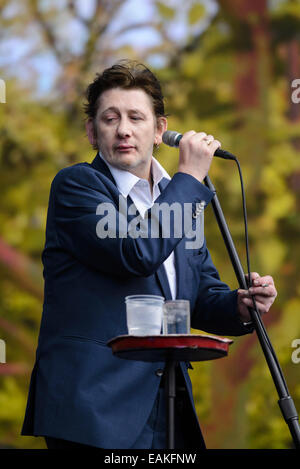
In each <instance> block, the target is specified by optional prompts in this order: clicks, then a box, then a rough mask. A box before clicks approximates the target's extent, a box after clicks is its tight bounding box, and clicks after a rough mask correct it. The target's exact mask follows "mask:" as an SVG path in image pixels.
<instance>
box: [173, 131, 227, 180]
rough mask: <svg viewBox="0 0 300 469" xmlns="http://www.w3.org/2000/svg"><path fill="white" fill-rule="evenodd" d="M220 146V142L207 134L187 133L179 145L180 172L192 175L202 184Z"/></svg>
mask: <svg viewBox="0 0 300 469" xmlns="http://www.w3.org/2000/svg"><path fill="white" fill-rule="evenodd" d="M220 146H221V143H220V142H219V141H218V140H215V139H214V137H213V136H212V135H206V133H205V132H199V133H196V132H195V131H194V130H190V131H189V132H186V133H185V134H184V135H183V137H182V139H181V140H180V143H179V164H178V171H180V172H182V173H187V174H190V175H191V176H194V177H195V178H196V179H198V181H200V182H202V181H203V179H204V178H205V177H206V176H207V173H208V171H209V168H210V165H211V162H212V159H213V156H214V153H215V151H216V150H217V149H218V148H219V147H220Z"/></svg>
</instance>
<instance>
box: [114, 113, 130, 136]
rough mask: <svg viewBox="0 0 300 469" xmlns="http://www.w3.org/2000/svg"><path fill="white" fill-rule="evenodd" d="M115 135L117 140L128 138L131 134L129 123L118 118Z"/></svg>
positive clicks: (123, 118)
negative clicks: (116, 134)
mask: <svg viewBox="0 0 300 469" xmlns="http://www.w3.org/2000/svg"><path fill="white" fill-rule="evenodd" d="M117 133H118V137H119V138H128V137H130V136H131V134H132V131H131V127H130V122H129V121H128V119H126V118H125V117H121V118H120V120H119V125H118V127H117Z"/></svg>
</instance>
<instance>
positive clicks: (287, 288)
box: [0, 0, 300, 448]
mask: <svg viewBox="0 0 300 469" xmlns="http://www.w3.org/2000/svg"><path fill="white" fill-rule="evenodd" d="M0 11H1V19H0V24H1V29H0V41H1V42H0V77H1V78H2V79H3V80H4V81H5V83H6V103H0V168H1V171H0V190H1V197H0V338H1V339H3V340H5V343H6V363H5V364H0V446H1V447H2V448H44V447H45V445H44V442H43V439H42V438H35V437H32V438H31V437H21V436H20V429H21V426H22V421H23V416H24V411H25V405H26V398H27V391H28V386H29V379H30V373H31V369H32V366H33V363H34V357H35V349H36V345H37V337H38V331H39V323H40V318H41V310H42V302H43V278H42V264H41V252H42V249H43V245H44V232H45V222H46V212H47V204H48V196H49V188H50V184H51V181H52V179H53V177H54V176H55V174H56V173H57V171H59V170H60V169H61V168H62V167H65V166H67V165H71V164H74V163H76V162H80V161H89V162H90V161H91V160H92V159H93V157H94V151H93V150H92V149H91V148H90V146H89V144H88V141H87V138H86V136H85V131H84V115H83V112H82V105H83V93H84V90H85V87H86V86H87V84H88V83H89V82H90V81H91V80H92V79H93V78H94V75H95V73H97V72H99V71H101V70H102V69H103V68H104V67H106V66H109V65H111V64H112V63H114V62H115V61H117V60H119V59H122V58H125V57H128V58H132V59H137V60H139V61H142V62H144V63H146V64H147V65H149V66H150V67H151V68H152V69H153V70H154V71H155V72H156V73H157V75H158V76H159V78H160V79H161V82H162V86H163V89H164V92H165V98H166V108H167V112H168V113H169V115H170V117H169V128H170V129H176V130H179V131H180V132H182V133H183V132H184V131H187V130H190V129H195V130H204V131H205V132H207V133H211V134H213V135H215V136H216V137H217V138H218V139H219V140H221V142H222V145H223V147H224V148H227V149H229V150H230V151H232V153H234V154H236V155H237V156H238V158H239V161H240V163H241V166H242V170H243V176H244V182H245V189H246V195H247V209H248V223H249V237H250V254H251V269H252V271H257V272H259V273H260V274H267V273H268V274H270V275H272V276H273V277H274V279H275V283H276V286H277V290H278V293H279V295H278V298H277V299H276V302H275V303H274V305H273V307H272V309H271V311H270V312H269V314H268V315H266V316H265V317H264V323H265V325H266V328H267V331H268V334H269V336H270V339H271V342H272V344H273V346H274V348H275V351H276V354H277V357H278V359H279V361H280V364H281V366H282V369H283V372H284V375H285V377H286V380H287V383H288V387H289V391H290V394H291V395H292V397H293V399H294V402H295V405H296V407H297V409H298V410H299V409H300V383H299V372H300V364H297V363H293V361H292V352H293V351H294V349H293V347H292V342H293V341H294V340H295V339H297V338H300V282H299V276H298V265H299V259H300V248H299V243H298V239H299V235H300V218H299V203H300V201H299V192H300V162H299V151H300V129H299V122H300V104H297V103H293V102H292V99H291V95H292V91H293V88H292V86H291V84H292V81H293V80H294V79H296V78H299V77H300V64H299V60H300V59H299V57H300V50H299V45H300V44H299V30H300V2H299V0H277V1H275V0H273V1H269V2H267V1H266V0H252V1H251V0H219V1H215V0H202V1H196V0H195V1H194V0H185V2H184V5H183V4H182V2H181V1H179V0H162V1H155V0H143V1H139V2H136V0H124V1H120V0H113V1H107V0H87V1H86V2H80V1H76V0H74V1H67V0H63V1H57V0H55V1H51V2H50V1H47V0H40V1H38V0H24V1H20V0H10V1H7V0H0ZM298 96H299V94H298ZM157 157H158V159H159V161H160V162H161V163H162V164H163V165H164V166H165V167H166V169H167V170H168V171H169V173H170V174H171V175H172V174H174V173H175V172H176V170H177V161H178V151H177V150H175V149H170V148H166V147H164V146H161V148H160V150H159V152H158V154H157ZM210 176H211V179H212V181H213V182H214V185H215V187H216V190H217V193H218V197H219V199H220V201H221V204H222V207H223V211H224V214H225V217H226V220H227V222H228V225H229V228H230V231H231V234H232V236H233V239H234V242H235V245H236V248H237V251H238V253H239V255H240V259H241V261H242V264H243V266H244V269H245V271H246V265H245V241H244V225H243V219H242V206H241V193H240V182H239V178H238V173H237V171H236V168H235V166H234V164H233V163H231V162H224V161H222V160H214V162H213V165H212V168H211V171H210ZM206 237H207V241H208V246H209V249H210V251H211V254H212V257H213V260H214V263H215V265H216V266H217V268H218V269H219V271H220V273H221V277H222V279H223V280H224V281H226V282H227V283H228V284H229V285H230V286H231V287H232V288H237V286H238V285H237V281H236V278H235V275H234V272H233V269H232V266H231V263H230V261H229V258H228V255H227V252H226V250H225V247H224V244H223V241H222V238H221V235H220V232H219V229H218V227H217V224H216V221H215V218H214V214H213V212H212V210H211V208H210V209H208V210H207V211H206ZM194 332H195V331H194ZM191 378H192V381H193V385H194V395H195V400H196V406H197V412H198V415H199V419H200V423H201V426H202V429H203V433H204V436H205V439H206V442H207V447H208V448H289V447H291V437H290V434H289V431H288V428H287V425H286V423H285V422H284V420H283V418H282V416H281V413H280V410H279V407H278V404H277V400H278V396H277V393H276V390H275V388H274V384H273V381H272V379H271V376H270V373H269V370H268V367H267V365H266V362H265V359H264V357H263V354H262V351H261V348H260V346H259V343H258V340H257V337H256V335H255V334H251V335H249V336H244V337H241V338H235V339H234V344H233V345H232V346H231V348H230V354H229V356H228V358H226V359H222V360H216V361H213V362H203V363H194V370H193V371H192V372H191Z"/></svg>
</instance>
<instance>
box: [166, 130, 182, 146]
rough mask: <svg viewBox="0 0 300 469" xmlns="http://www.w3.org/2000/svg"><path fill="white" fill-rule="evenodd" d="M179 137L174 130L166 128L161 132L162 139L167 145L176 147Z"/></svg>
mask: <svg viewBox="0 0 300 469" xmlns="http://www.w3.org/2000/svg"><path fill="white" fill-rule="evenodd" d="M181 137H182V135H181V134H180V133H178V132H176V131H175V130H167V131H166V132H164V133H163V136H162V141H163V142H164V143H165V144H166V145H168V146H169V147H178V145H179V142H180V139H181Z"/></svg>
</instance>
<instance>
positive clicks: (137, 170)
mask: <svg viewBox="0 0 300 469" xmlns="http://www.w3.org/2000/svg"><path fill="white" fill-rule="evenodd" d="M166 127H167V123H166V119H165V118H163V117H162V118H159V119H158V120H157V119H156V117H155V115H154V112H153V105H152V102H151V98H150V96H148V95H147V93H145V91H144V90H142V89H139V88H138V89H135V88H134V89H128V90H126V89H122V88H112V89H110V90H107V91H104V92H103V93H102V95H101V96H100V98H99V105H98V111H97V116H96V119H95V123H93V122H92V121H91V120H90V121H88V123H87V134H88V137H89V141H90V143H91V144H93V145H94V144H96V145H97V147H98V149H99V151H100V152H101V154H102V156H103V157H104V158H105V160H106V161H108V163H110V164H111V165H112V166H115V167H116V168H119V169H123V170H125V171H130V172H131V173H133V174H135V175H136V176H138V177H140V178H144V179H148V178H149V175H150V167H151V158H152V152H153V144H154V143H155V144H160V143H161V138H162V134H163V132H164V131H165V130H166Z"/></svg>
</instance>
